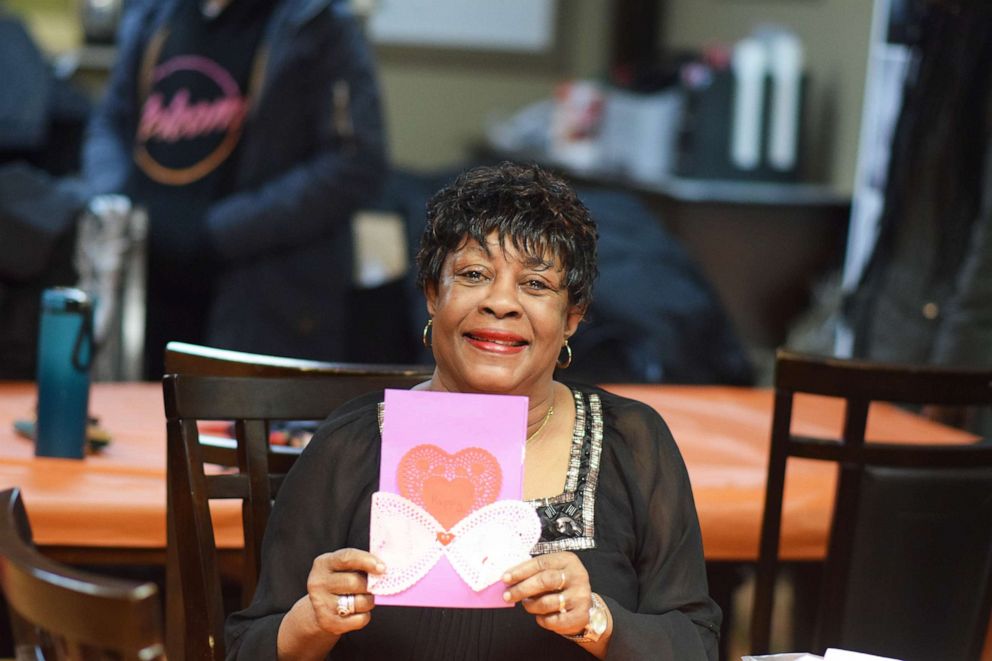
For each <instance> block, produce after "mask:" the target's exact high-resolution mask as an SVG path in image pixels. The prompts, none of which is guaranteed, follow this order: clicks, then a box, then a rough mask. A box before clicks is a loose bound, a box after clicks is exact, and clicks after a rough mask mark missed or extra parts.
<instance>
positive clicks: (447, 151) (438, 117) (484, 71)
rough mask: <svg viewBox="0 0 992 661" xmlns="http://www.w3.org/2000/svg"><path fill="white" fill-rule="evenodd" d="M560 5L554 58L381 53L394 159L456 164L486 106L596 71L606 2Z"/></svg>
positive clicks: (604, 44)
mask: <svg viewBox="0 0 992 661" xmlns="http://www.w3.org/2000/svg"><path fill="white" fill-rule="evenodd" d="M566 4H567V6H565V7H564V8H563V9H564V12H563V14H562V21H561V24H560V28H559V34H558V39H559V49H560V50H559V57H558V61H557V63H552V62H522V63H511V64H506V63H505V60H504V59H502V58H500V57H499V56H498V55H494V56H491V57H481V58H480V57H473V58H472V59H471V61H470V62H469V63H464V62H462V63H460V62H459V61H458V59H457V57H454V58H452V57H445V58H443V60H441V61H435V62H428V61H425V60H426V59H429V58H423V57H406V56H405V55H407V54H403V53H392V54H391V53H389V52H386V53H383V54H382V55H381V57H380V60H379V61H380V66H379V71H380V76H381V80H382V86H383V94H384V97H385V103H386V116H387V122H388V126H389V134H390V135H389V137H390V145H391V149H392V157H393V160H394V162H396V163H397V164H399V165H403V166H406V167H413V168H420V169H429V168H436V167H443V166H447V165H452V164H457V163H458V162H460V161H462V160H464V159H465V158H466V157H468V156H470V154H471V150H472V148H473V146H474V145H477V144H479V143H480V142H481V141H482V138H483V130H484V129H483V127H484V126H485V123H486V121H487V119H488V118H489V117H490V116H491V115H492V114H493V113H502V114H508V113H511V112H513V111H515V110H518V109H520V108H521V107H523V106H524V105H526V104H528V103H531V102H534V101H538V100H540V99H543V98H546V97H548V96H549V95H550V94H551V91H552V89H553V87H554V85H555V84H556V83H557V82H558V81H560V80H562V79H565V78H571V77H601V76H602V74H603V72H604V71H605V68H606V62H607V59H608V52H607V49H608V47H609V26H610V20H609V18H610V12H609V4H608V3H607V2H603V0H559V6H563V5H566ZM414 55H415V54H414ZM438 59H440V58H438Z"/></svg>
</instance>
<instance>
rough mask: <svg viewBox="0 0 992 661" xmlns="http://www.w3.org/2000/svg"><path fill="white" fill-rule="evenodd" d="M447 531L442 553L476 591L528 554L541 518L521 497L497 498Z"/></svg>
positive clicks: (497, 577)
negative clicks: (448, 538) (447, 537)
mask: <svg viewBox="0 0 992 661" xmlns="http://www.w3.org/2000/svg"><path fill="white" fill-rule="evenodd" d="M451 533H452V534H453V539H452V541H451V543H450V545H449V546H447V547H446V548H445V550H444V553H445V555H447V556H448V560H449V561H450V562H451V565H452V566H453V567H454V568H455V571H457V572H458V575H459V576H461V577H462V580H463V581H465V582H466V583H468V585H469V586H470V587H471V588H472V589H473V590H475V591H476V592H478V591H479V590H482V589H484V588H487V587H489V586H490V585H492V584H493V583H495V582H496V581H498V580H499V579H500V577H501V576H502V575H503V573H504V572H505V571H506V570H507V569H510V568H511V567H513V566H514V565H516V564H519V563H521V562H523V561H525V560H527V559H528V558H530V549H531V548H533V546H534V544H536V543H537V540H538V539H540V537H541V520H540V519H539V518H538V516H537V512H536V511H535V510H534V508H533V506H531V505H528V504H527V503H525V502H523V501H520V500H500V501H497V502H495V503H492V504H491V505H487V506H485V507H483V508H482V509H479V510H476V511H475V512H473V513H471V514H469V515H468V516H467V517H465V518H464V519H462V520H461V521H459V522H458V523H457V524H456V525H455V526H454V527H453V528H451Z"/></svg>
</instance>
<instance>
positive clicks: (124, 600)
mask: <svg viewBox="0 0 992 661" xmlns="http://www.w3.org/2000/svg"><path fill="white" fill-rule="evenodd" d="M0 587H2V589H3V595H4V597H5V598H6V600H7V605H8V608H9V610H10V617H11V626H12V630H13V632H14V643H15V645H16V651H17V658H18V659H21V658H30V659H72V660H76V659H84V658H85V659H143V660H148V661H151V660H152V659H162V658H165V657H164V650H165V648H164V646H163V643H164V640H163V638H162V619H161V617H162V611H161V608H160V606H159V599H158V588H156V587H155V584H154V583H136V582H132V581H124V580H120V579H114V578H109V577H104V576H97V575H95V574H90V573H88V572H82V571H79V570H76V569H72V568H70V567H67V566H65V565H62V564H61V563H57V562H55V561H53V560H51V559H49V558H47V557H45V556H43V555H42V554H41V553H39V552H38V551H37V550H36V549H35V548H34V545H33V543H32V536H31V525H30V523H29V522H28V518H27V514H26V512H25V510H24V503H23V501H22V500H21V495H20V491H19V490H18V489H7V490H5V491H0Z"/></svg>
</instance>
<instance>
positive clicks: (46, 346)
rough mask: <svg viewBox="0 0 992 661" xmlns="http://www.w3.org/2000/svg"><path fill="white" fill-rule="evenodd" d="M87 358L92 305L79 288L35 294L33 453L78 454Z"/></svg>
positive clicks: (86, 392) (83, 433)
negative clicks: (37, 328) (37, 327)
mask: <svg viewBox="0 0 992 661" xmlns="http://www.w3.org/2000/svg"><path fill="white" fill-rule="evenodd" d="M92 358H93V305H92V302H91V301H90V298H89V296H87V295H86V293H85V292H83V291H81V290H79V289H71V288H68V287H56V288H54V289H46V290H45V291H44V292H43V293H42V295H41V329H40V331H39V338H38V424H37V441H36V443H35V454H36V455H37V456H39V457H69V458H73V459H82V458H83V454H84V451H85V448H86V419H87V414H88V408H89V398H90V363H91V362H92Z"/></svg>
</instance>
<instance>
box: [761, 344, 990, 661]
mask: <svg viewBox="0 0 992 661" xmlns="http://www.w3.org/2000/svg"><path fill="white" fill-rule="evenodd" d="M797 393H810V394H815V395H823V396H827V397H837V398H842V399H844V400H845V403H846V410H845V417H844V423H843V431H842V433H841V434H840V438H835V439H823V438H807V437H800V436H797V435H795V434H793V433H792V430H791V423H792V405H793V397H794V395H795V394H797ZM873 401H879V402H895V403H905V404H914V405H925V404H936V405H940V406H953V407H958V406H979V407H987V406H989V405H992V370H983V371H978V370H972V371H965V370H949V369H941V368H936V367H919V366H895V365H882V364H873V363H866V362H857V361H843V360H837V359H830V358H818V357H812V356H806V355H802V354H795V353H791V352H787V351H779V353H778V354H777V356H776V371H775V408H774V417H773V421H772V439H771V454H770V461H769V468H768V483H767V490H766V496H765V511H764V518H763V521H762V529H761V547H760V552H759V559H758V574H757V584H756V590H755V600H754V610H753V612H752V622H751V651H752V652H753V653H758V654H760V653H765V652H768V651H769V650H768V648H769V633H770V627H771V620H772V610H773V605H774V604H773V596H774V592H773V591H774V584H775V576H776V571H777V568H778V564H779V560H778V545H779V536H780V533H781V520H782V509H783V504H782V503H783V491H784V488H785V472H786V463H787V460H788V459H789V458H790V457H796V458H804V459H815V460H819V461H833V462H836V463H837V464H838V467H839V474H838V482H837V491H836V496H835V501H834V513H833V520H832V523H831V529H830V540H829V546H828V549H827V558H826V562H825V565H824V573H823V578H822V583H821V590H820V598H819V600H818V602H819V613H818V617H817V622H816V629H815V639H814V644H813V650H812V651H814V652H817V653H822V651H823V650H824V649H825V648H826V647H839V648H845V649H851V650H857V651H861V652H867V653H872V654H878V655H882V656H886V657H894V658H899V659H903V660H905V661H917V660H920V661H922V660H929V659H961V660H970V659H977V658H978V656H979V654H980V653H981V648H982V643H983V641H984V640H985V635H986V630H987V627H988V623H989V614H990V606H992V444H988V443H976V444H974V445H963V446H947V445H944V446H935V445H925V444H921V443H918V441H920V440H922V439H906V441H907V442H909V443H908V444H901V443H900V444H890V443H878V442H866V441H865V425H866V422H867V418H868V409H869V405H870V404H871V402H873ZM914 441H917V442H914Z"/></svg>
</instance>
